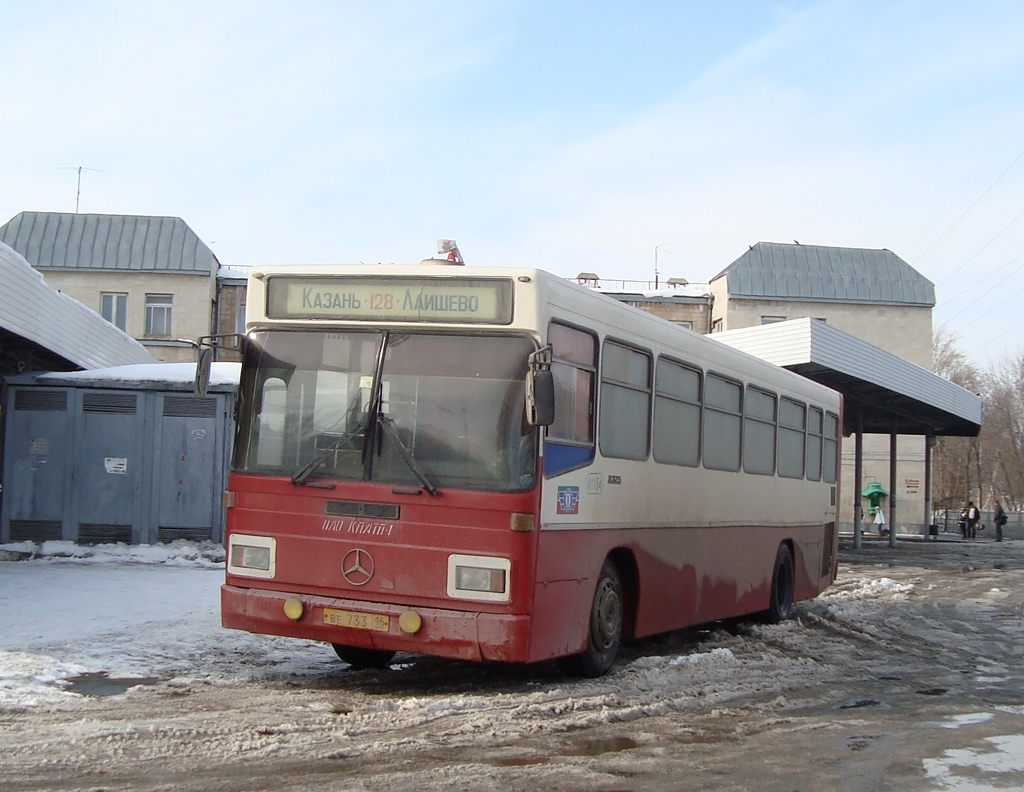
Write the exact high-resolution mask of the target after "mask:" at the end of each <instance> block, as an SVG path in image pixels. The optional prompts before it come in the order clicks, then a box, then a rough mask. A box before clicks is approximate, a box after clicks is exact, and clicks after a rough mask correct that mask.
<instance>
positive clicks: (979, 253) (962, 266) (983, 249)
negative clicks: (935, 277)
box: [938, 154, 1024, 286]
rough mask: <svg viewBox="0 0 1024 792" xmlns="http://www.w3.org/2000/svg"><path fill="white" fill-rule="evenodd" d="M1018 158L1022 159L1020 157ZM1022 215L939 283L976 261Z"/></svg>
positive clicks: (1016, 218) (1017, 218)
mask: <svg viewBox="0 0 1024 792" xmlns="http://www.w3.org/2000/svg"><path fill="white" fill-rule="evenodd" d="M1022 156H1024V154H1022ZM1017 159H1020V157H1018V158H1017ZM1022 216H1024V211H1021V213H1020V214H1018V215H1017V216H1016V217H1015V218H1013V220H1011V221H1010V222H1009V223H1007V224H1006V225H1004V226H1003V227H1002V228H1001V229H1000V230H999V233H998V234H996V235H995V236H994V237H992V238H991V239H990V240H989V241H988V242H986V243H985V244H984V245H982V246H981V247H980V248H979V249H978V251H977V252H976V253H974V255H972V256H971V257H970V258H969V259H967V261H965V262H964V263H963V264H961V265H960V266H959V267H957V268H956V269H955V270H953V271H952V272H951V273H949V275H947V276H946V277H945V278H944V279H943V280H942V281H941V282H940V283H939V284H938V285H939V286H942V285H943V284H945V283H947V282H948V281H949V279H950V278H952V277H953V276H954V275H956V274H957V273H958V272H959V271H960V270H962V269H963V268H964V267H966V266H967V265H968V264H970V263H971V262H972V261H974V259H976V258H977V257H978V256H980V255H981V254H982V253H983V252H984V251H985V248H987V247H988V246H989V245H991V244H992V243H993V242H995V241H996V240H997V239H999V237H1001V236H1002V235H1003V234H1004V233H1005V232H1006V230H1007V229H1008V228H1009V227H1010V226H1012V225H1013V224H1014V223H1016V222H1017V221H1018V220H1020V218H1021V217H1022Z"/></svg>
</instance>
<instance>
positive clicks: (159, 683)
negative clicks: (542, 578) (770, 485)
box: [0, 542, 1024, 790]
mask: <svg viewBox="0 0 1024 792" xmlns="http://www.w3.org/2000/svg"><path fill="white" fill-rule="evenodd" d="M1018 544H1020V545H1021V547H1016V545H1018ZM940 551H941V552H948V553H952V552H953V551H952V550H949V549H948V548H945V549H942V548H938V549H936V551H935V552H940ZM973 551H974V550H973V548H967V550H965V552H973ZM982 551H984V552H985V553H988V555H986V556H984V558H985V559H986V560H984V561H981V560H975V561H973V562H971V561H968V562H967V564H966V565H965V564H964V562H963V561H961V560H960V558H959V556H957V555H955V554H954V555H949V556H947V557H945V558H944V560H943V561H942V565H941V566H940V567H938V568H933V569H924V568H918V567H914V566H911V567H906V566H901V565H899V564H894V563H893V561H892V558H890V559H889V561H888V562H884V563H880V564H878V565H877V566H874V565H871V564H860V565H857V566H855V567H849V566H844V567H843V569H842V574H841V576H840V580H839V582H838V583H837V584H836V585H834V586H833V587H832V588H831V589H829V590H828V592H826V594H825V595H824V596H822V597H820V598H819V599H817V600H815V601H813V602H810V603H803V604H801V606H800V611H799V614H798V617H797V618H795V619H793V620H790V621H788V622H785V623H783V624H779V625H763V624H759V623H756V622H747V623H743V624H741V625H737V626H732V627H727V628H722V627H716V628H712V629H709V630H703V631H691V632H688V633H683V634H673V635H670V636H665V637H660V638H657V639H651V640H648V641H644V642H641V644H640V645H639V646H631V647H626V648H625V649H624V651H623V656H622V659H621V661H620V662H619V663H618V664H617V665H616V667H615V669H614V670H613V671H612V672H611V673H610V674H609V675H608V676H607V677H604V678H602V679H599V680H584V681H575V680H566V679H563V678H562V677H560V676H559V675H558V674H557V671H554V670H553V669H539V670H535V671H533V672H525V671H524V672H517V671H515V670H512V671H501V670H497V671H495V670H493V669H492V670H488V669H480V668H479V667H477V666H473V665H471V664H460V663H452V662H448V661H439V660H431V659H424V658H412V657H408V656H403V655H399V656H398V658H396V661H397V662H396V664H395V665H394V666H393V667H392V669H391V670H390V671H388V672H384V673H377V672H354V671H351V670H350V669H348V668H347V667H346V666H345V665H344V664H342V663H341V662H340V661H339V660H337V658H336V657H335V656H334V654H333V652H332V651H331V649H330V647H327V646H325V645H323V644H317V643H312V642H305V641H297V640H292V639H286V638H274V637H268V636H257V635H250V634H248V633H244V632H238V631H231V630H224V629H223V628H221V626H220V623H219V612H218V609H219V586H220V584H221V581H222V578H223V551H222V549H221V548H220V547H219V546H217V545H212V544H195V543H189V542H176V543H173V544H170V545H159V546H133V547H126V546H124V545H107V546H98V547H82V546H77V545H74V544H71V543H67V542H47V543H45V544H43V545H33V544H31V543H23V544H16V545H14V544H9V545H3V546H0V614H2V617H0V733H3V732H4V730H5V726H6V725H8V724H10V725H11V726H12V727H14V728H16V730H17V732H18V733H19V734H21V735H22V736H20V737H14V736H9V737H8V738H0V775H7V776H8V777H9V778H18V779H24V783H25V786H23V787H18V786H15V787H12V788H15V789H19V788H24V789H38V788H42V787H39V786H37V785H34V784H35V783H36V782H35V781H32V780H31V779H47V780H48V781H52V780H53V779H54V778H65V777H66V778H71V777H74V775H75V773H80V772H82V767H83V766H90V763H95V762H97V761H107V760H108V759H110V761H115V760H117V761H122V760H123V761H124V764H123V766H122V765H120V764H118V765H116V766H117V767H120V768H121V770H119V771H118V772H122V773H125V774H127V775H125V776H124V777H125V778H126V779H128V780H125V781H124V785H123V786H116V787H115V786H111V787H110V788H119V789H120V788H125V789H129V788H131V789H134V788H153V789H156V788H160V789H163V788H165V787H156V786H153V787H148V786H145V785H140V786H138V787H137V786H136V782H137V779H136V780H135V781H132V780H131V778H132V776H131V773H132V772H134V771H133V770H132V769H130V768H132V767H134V766H135V765H140V766H141V767H144V768H148V767H149V766H150V764H153V765H154V766H158V767H159V768H160V772H161V773H164V774H168V773H170V774H172V776H173V774H174V773H175V772H179V773H181V775H180V776H174V780H173V784H177V785H178V786H179V787H180V788H189V789H193V788H194V789H200V788H203V789H220V788H224V789H228V788H232V789H235V788H238V789H241V788H246V787H245V785H244V782H242V781H237V779H238V777H239V776H238V774H239V773H244V772H247V771H245V770H243V769H242V763H243V762H244V766H245V768H258V769H259V771H260V772H264V771H265V768H266V767H267V766H271V767H276V766H278V764H277V763H282V762H299V761H302V762H307V761H308V762H309V763H310V767H314V766H318V765H317V763H318V762H334V761H336V759H337V758H338V757H339V756H344V757H345V760H346V762H345V767H346V772H348V773H350V776H349V777H348V778H349V781H350V786H348V787H346V788H353V789H363V788H367V789H369V788H391V789H395V790H405V789H410V790H411V789H423V788H442V787H446V786H449V785H451V784H452V783H455V784H462V785H464V786H465V785H466V784H467V783H470V781H469V779H472V780H473V783H470V786H467V787H466V788H470V787H475V788H485V789H503V790H509V789H518V788H523V789H545V788H551V787H553V786H558V787H559V788H564V789H591V788H592V789H603V788H609V789H612V788H615V789H618V788H622V787H621V786H618V787H616V786H614V785H611V786H609V784H611V782H610V781H608V780H607V778H605V781H607V783H605V782H603V781H600V777H603V776H600V774H601V773H606V774H607V773H610V774H611V775H610V776H608V778H611V777H615V774H616V773H619V774H620V775H621V773H626V771H625V770H621V767H622V766H625V767H627V768H628V773H626V774H627V775H629V774H632V775H637V776H641V777H643V778H646V780H647V782H648V783H647V786H645V788H651V789H662V788H664V789H670V788H675V787H673V786H672V780H671V778H672V776H671V773H672V772H674V768H678V767H684V766H686V765H685V763H686V762H687V761H692V760H693V756H692V752H693V751H695V750H697V749H696V747H695V746H701V749H700V750H702V751H704V752H706V755H704V754H702V755H701V761H702V762H704V763H705V764H706V765H708V766H711V765H714V763H716V762H720V763H722V765H723V768H724V769H723V770H722V772H723V773H725V774H726V775H728V774H730V773H732V774H737V773H738V774H740V777H741V779H746V781H745V783H746V784H748V786H746V787H745V788H752V789H771V788H782V787H776V786H775V785H776V784H779V783H786V784H789V780H788V779H789V775H786V774H787V773H795V772H797V770H800V772H802V773H803V775H802V776H800V777H801V778H811V777H813V774H814V773H818V774H824V775H821V777H820V778H819V781H820V782H821V783H825V782H826V781H827V779H829V778H831V777H832V776H829V775H828V773H829V772H831V771H830V770H829V768H830V765H829V764H828V763H824V764H822V765H821V766H816V767H814V768H812V767H807V768H803V769H802V770H801V769H800V768H799V767H797V768H795V769H794V768H793V767H792V765H793V763H792V762H791V761H783V760H784V759H785V755H784V753H785V752H783V753H782V754H780V753H779V750H778V748H777V746H776V745H775V743H774V742H773V740H770V739H768V738H769V737H771V736H772V735H775V737H778V735H777V732H778V731H779V730H780V729H782V732H783V733H784V735H785V739H784V741H783V744H784V745H786V746H787V750H793V751H797V752H799V751H800V750H805V751H811V750H818V751H820V750H826V751H827V750H829V748H828V746H830V745H833V744H834V743H836V741H837V740H840V737H838V736H836V735H838V734H841V733H842V731H841V730H842V729H843V728H847V729H849V730H851V734H852V735H853V736H850V737H848V738H847V740H848V742H847V744H848V745H849V746H850V747H849V750H850V751H855V752H857V753H850V754H849V757H848V759H836V760H835V762H836V763H840V762H841V761H854V760H857V761H859V760H861V759H865V758H867V756H868V753H861V752H869V751H871V750H874V751H883V750H884V751H888V752H889V754H887V756H888V757H889V758H888V761H891V762H898V761H906V759H905V757H902V758H901V756H900V754H901V753H902V754H908V753H909V754H911V755H916V756H917V757H918V758H917V759H916V760H914V761H915V762H916V764H915V765H914V773H915V774H916V775H914V778H916V779H917V780H918V781H919V782H920V783H919V784H918V785H916V786H915V785H904V786H902V787H900V788H906V789H936V790H938V789H957V790H968V789H970V790H985V789H996V788H1000V789H1007V788H1016V789H1024V760H1022V759H1021V750H1022V747H1024V745H1022V744H1024V683H1022V679H1024V674H1022V670H1021V667H1020V662H1019V661H1020V658H1021V654H1022V649H1024V623H1022V622H1024V619H1022V609H1021V604H1020V603H1021V602H1022V601H1024V595H1022V593H1021V590H1022V588H1024V586H1022V585H1021V584H1022V583H1024V563H1021V562H1022V561H1024V543H1008V545H1007V547H1006V548H997V551H998V553H1002V554H1007V555H1013V557H1014V558H1015V562H1014V564H1011V565H1010V567H1011V568H1010V569H1006V568H1004V567H1006V564H999V565H998V566H997V565H996V564H994V563H992V559H999V558H1001V556H999V555H994V554H993V553H994V552H996V551H990V550H989V549H986V548H981V549H979V550H978V551H977V552H979V553H980V552H982ZM880 552H881V551H880ZM885 552H888V551H885ZM922 563H926V564H931V563H932V562H931V561H925V562H922ZM933 566H934V565H933ZM954 587H955V588H954ZM965 636H966V637H965ZM1014 657H1015V658H1016V665H1014V661H1013V658H1014ZM891 680H899V681H898V682H893V681H891ZM136 682H137V683H138V686H136V687H132V686H133V684H134V683H136ZM104 684H106V686H105V687H104V686H103V685H104ZM90 686H91V687H90ZM894 688H896V689H894ZM897 689H898V690H897ZM903 689H905V690H906V692H905V693H904V692H901V691H902V690H903ZM97 691H100V692H102V693H104V694H112V693H113V694H117V695H103V696H97V695H95V694H96V692H97ZM922 694H924V695H922ZM168 697H171V698H170V699H169V698H168ZM179 699H180V700H179ZM106 702H120V703H106ZM924 706H928V707H930V709H929V710H928V712H927V714H923V712H922V707H924ZM182 707H185V710H184V712H182V709H181V708H182ZM189 707H192V709H189ZM883 710H885V711H884V712H883ZM797 713H800V714H799V715H798V714H797ZM854 716H855V717H854ZM186 722H187V727H186ZM726 723H730V724H731V725H730V726H729V729H728V730H727V729H725V726H724V724H726ZM793 723H803V724H804V725H803V726H801V727H800V728H797V727H795V726H793V725H785V724H793ZM812 723H813V724H816V725H814V726H813V727H812V726H811V724H812ZM41 724H45V726H44V725H41ZM142 724H145V726H143V725H142ZM754 724H757V725H756V726H755V725H754ZM780 724H782V725H780ZM842 724H846V725H845V726H843V725H842ZM869 724H870V725H869ZM927 724H931V725H930V726H928V727H927V728H923V726H926V725H927ZM880 729H888V730H893V733H895V734H897V735H899V740H896V739H895V738H890V737H888V736H886V737H885V738H881V737H879V736H877V735H876V736H865V735H870V734H873V730H874V731H878V730H880ZM837 730H839V731H837ZM719 732H721V734H720V733H719ZM680 733H684V734H689V735H690V736H689V737H687V739H686V740H683V741H682V744H683V745H685V746H686V748H685V750H686V751H687V752H689V753H685V754H680V750H682V749H679V748H678V747H677V748H675V749H671V750H670V749H669V748H666V745H669V746H672V745H678V744H680V739H681V738H680ZM878 733H879V734H882V733H883V732H878ZM13 734H14V732H11V733H10V735H13ZM580 734H588V735H595V736H592V737H590V738H588V740H589V741H584V742H580V741H579V738H575V739H576V742H573V741H572V739H570V738H569V736H568V735H580ZM761 734H763V735H764V740H761V739H760V738H759V735H761ZM827 734H832V736H828V737H827V740H826V741H825V742H824V743H822V742H821V741H822V739H823V738H824V737H825V736H826V735H827ZM953 734H956V735H958V736H957V737H956V738H955V739H954V738H952V737H951V736H950V735H953ZM96 735H101V736H102V737H103V739H102V740H99V741H96V740H94V739H91V736H96ZM596 735H601V736H600V737H598V736H596ZM715 735H718V736H715ZM87 737H88V738H89V739H86V738H87ZM900 741H903V742H900ZM65 742H68V743H74V744H75V745H76V746H77V751H78V752H77V753H75V752H72V753H70V754H68V755H65V754H66V752H65V751H64V750H63V749H62V747H61V746H62V744H63V743H65ZM762 742H764V744H763V745H762ZM552 745H555V746H561V747H560V748H551V749H550V750H549V746H552ZM86 746H91V747H86ZM581 746H582V747H581ZM594 746H597V747H596V748H595V747H594ZM801 746H802V747H801ZM823 746H824V748H823ZM738 751H739V752H740V755H743V756H744V757H746V760H747V761H750V762H752V763H753V764H752V765H751V766H750V767H747V768H745V767H743V766H742V763H738V762H737V761H736V760H735V758H731V755H732V754H735V753H736V752H738ZM759 752H763V754H762V753H759ZM591 754H593V755H591ZM604 754H614V755H615V756H614V758H609V757H608V756H604ZM42 756H46V757H50V758H48V759H47V761H46V762H44V763H43V764H42V765H39V766H36V764H35V762H36V760H37V759H38V758H39V757H42ZM54 756H57V757H63V758H61V759H54V758H52V757H54ZM129 756H130V757H132V759H131V762H129V761H128V760H127V759H124V757H129ZM34 757H35V759H34ZM111 757H114V758H113V759H111ZM171 757H176V758H171ZM382 757H383V758H382ZM423 757H427V759H426V760H424V759H423ZM385 758H386V760H385ZM410 761H413V762H414V763H415V762H421V761H422V762H423V765H424V769H423V770H421V771H417V772H416V773H412V774H410V772H409V771H408V769H407V766H408V764H409V762H410ZM759 762H760V763H761V764H760V765H759V764H758V763H759ZM876 762H877V760H876ZM481 763H483V765H486V766H487V767H488V770H487V773H486V774H485V778H486V783H484V781H483V780H482V779H483V778H484V777H481V776H480V775H478V773H479V768H480V766H481ZM199 765H201V766H204V767H211V766H212V767H214V768H216V767H223V768H224V770H223V779H227V778H228V777H233V778H235V779H236V783H238V784H240V785H238V786H228V785H227V781H226V780H223V779H221V777H220V776H219V775H217V773H215V772H214V776H216V778H217V779H218V780H216V781H214V780H211V778H206V779H205V781H202V782H200V781H197V780H195V779H192V778H191V777H190V776H188V775H187V771H188V770H189V768H192V767H195V766H199ZM836 767H845V765H841V764H836ZM886 767H888V765H886V764H884V763H877V766H875V768H874V770H873V772H874V773H876V774H879V775H875V776H873V775H871V773H867V774H866V775H864V779H863V782H862V783H861V784H859V785H858V784H854V785H852V786H849V787H848V788H851V789H869V788H873V787H872V786H871V784H872V783H874V782H876V781H878V780H879V779H885V778H886V777H887V776H886V772H885V768H886ZM609 768H611V769H609ZM615 768H620V770H616V769H615ZM879 768H882V769H879ZM147 772H149V771H148V770H147ZM211 772H213V771H211ZM251 772H254V773H255V772H257V770H256V769H253V770H251ZM310 772H311V773H313V771H312V770H311V771H310ZM317 772H319V771H317ZM836 772H839V771H838V770H836ZM842 772H843V773H845V772H846V771H845V770H844V771H842ZM860 772H864V771H863V770H862V771H860ZM40 774H41V775H40ZM313 775H315V774H313ZM762 775H763V778H761V776H762ZM599 776H600V777H599ZM169 777H170V776H169ZM723 777H724V776H723ZM794 777H796V776H794ZM730 778H732V780H731V781H730V783H738V782H737V780H736V778H734V777H732V776H730ZM759 779H760V780H759ZM769 779H770V780H769ZM221 780H223V784H221ZM378 782H379V783H378ZM476 782H479V783H478V784H477V783H476ZM317 783H319V782H316V781H309V782H308V783H306V782H302V784H299V782H298V781H295V783H289V784H285V783H284V782H282V784H281V785H280V786H271V787H262V786H261V787H260V788H275V789H276V788H279V789H317V788H321V787H319V786H317ZM380 783H383V784H384V786H383V787H381V786H380V785H379V784H380ZM173 784H172V786H170V787H166V788H173ZM190 784H194V785H190ZM986 784H987V785H986ZM1014 784H1016V786H1014ZM45 788H50V787H48V786H47V787H45ZM61 788H64V787H61ZM323 788H327V787H326V786H325V787H323ZM699 788H708V789H710V788H723V789H724V788H730V789H732V788H740V787H739V786H728V785H726V784H724V783H723V785H722V786H721V787H717V786H714V785H699ZM790 788H794V789H795V788H797V785H796V784H795V783H794V785H793V786H791V787H790ZM800 788H805V787H802V786H801V787H800ZM806 788H808V789H810V788H814V787H813V785H812V786H807V787H806Z"/></svg>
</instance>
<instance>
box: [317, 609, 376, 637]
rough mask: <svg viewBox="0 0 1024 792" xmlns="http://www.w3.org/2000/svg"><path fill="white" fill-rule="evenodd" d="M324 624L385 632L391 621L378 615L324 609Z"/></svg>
mask: <svg viewBox="0 0 1024 792" xmlns="http://www.w3.org/2000/svg"><path fill="white" fill-rule="evenodd" d="M324 624H330V625H332V626H334V627H352V628H354V629H356V630H376V631H377V632H387V631H388V628H389V627H390V626H391V619H389V618H388V617H387V616H384V615H382V614H380V613H357V612H356V611H347V610H335V609H334V608H324Z"/></svg>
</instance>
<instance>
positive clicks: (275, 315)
mask: <svg viewBox="0 0 1024 792" xmlns="http://www.w3.org/2000/svg"><path fill="white" fill-rule="evenodd" d="M267 316H268V317H269V318H271V319H332V320H338V319H347V320H380V321H387V320H392V321H396V322H456V323H469V324H484V323H486V324H510V323H511V322H512V282H511V281H509V280H506V279H493V278H405V277H395V278H374V277H361V276H355V277H353V276H339V277H313V278H303V277H299V276H292V275H286V276H282V275H273V276H270V277H268V278H267Z"/></svg>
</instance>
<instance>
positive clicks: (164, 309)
mask: <svg viewBox="0 0 1024 792" xmlns="http://www.w3.org/2000/svg"><path fill="white" fill-rule="evenodd" d="M173 301H174V297H173V296H172V295H170V294H147V295H146V335H147V336H169V335H170V334H171V304H172V302H173Z"/></svg>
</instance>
